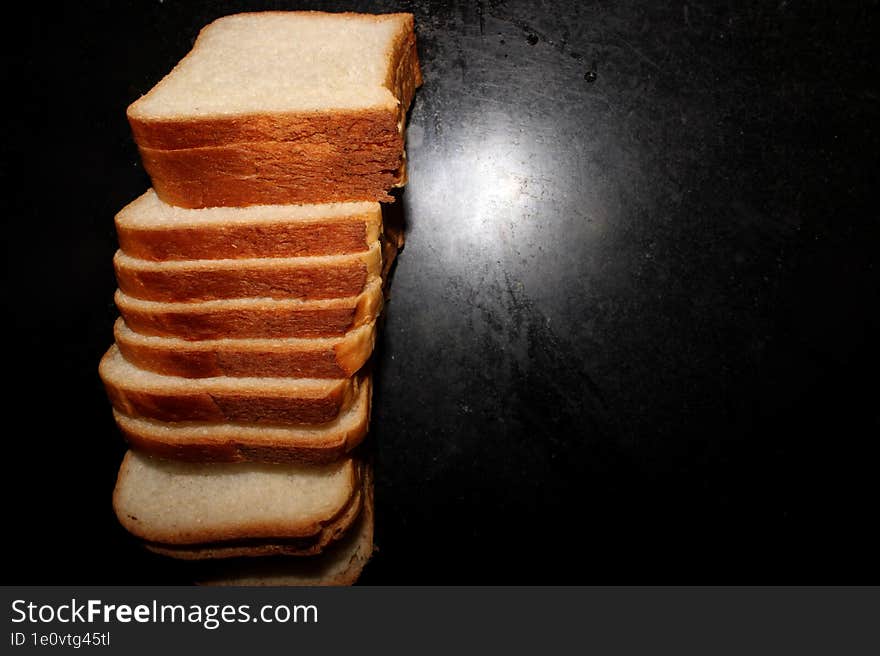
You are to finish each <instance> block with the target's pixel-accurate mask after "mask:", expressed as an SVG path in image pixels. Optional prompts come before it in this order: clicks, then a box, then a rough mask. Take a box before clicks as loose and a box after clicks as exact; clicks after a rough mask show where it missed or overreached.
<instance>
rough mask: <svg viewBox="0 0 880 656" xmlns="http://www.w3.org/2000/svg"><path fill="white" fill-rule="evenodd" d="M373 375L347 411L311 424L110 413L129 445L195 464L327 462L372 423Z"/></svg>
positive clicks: (346, 449) (356, 441) (340, 454)
mask: <svg viewBox="0 0 880 656" xmlns="http://www.w3.org/2000/svg"><path fill="white" fill-rule="evenodd" d="M371 396H372V385H371V378H370V377H369V376H366V377H365V378H364V380H363V384H362V385H361V386H360V389H359V390H358V394H357V397H356V398H355V400H354V402H353V403H352V404H351V407H350V408H348V410H344V411H343V412H342V413H340V415H339V416H338V417H336V418H335V419H334V420H332V421H330V422H327V423H325V424H319V425H315V426H271V425H261V424H254V423H217V422H163V421H156V420H154V419H145V418H143V417H134V416H131V415H126V414H124V413H122V412H119V411H118V410H114V411H113V417H114V418H115V419H116V425H117V426H118V427H119V430H120V431H121V432H122V434H123V436H125V439H126V440H127V441H128V443H129V444H131V445H132V447H134V448H136V449H137V450H139V451H143V452H148V453H152V454H155V455H158V456H161V457H164V458H171V459H175V460H189V461H193V462H245V461H248V462H276V463H319V464H320V463H326V462H333V461H335V460H339V459H340V458H342V457H344V456H345V454H347V453H348V452H349V451H351V450H352V449H353V448H355V447H356V446H357V445H358V444H360V443H361V441H362V440H363V439H364V437H365V436H366V434H367V429H368V428H369V424H370V403H371Z"/></svg>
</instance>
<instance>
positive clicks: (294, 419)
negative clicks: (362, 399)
mask: <svg viewBox="0 0 880 656" xmlns="http://www.w3.org/2000/svg"><path fill="white" fill-rule="evenodd" d="M356 380H357V379H356V378H352V379H345V380H342V381H339V384H338V385H336V386H334V387H333V388H332V389H331V390H330V391H329V392H328V393H327V394H325V395H323V396H320V397H315V398H310V397H291V396H288V395H284V394H278V393H272V392H266V393H264V394H255V393H242V394H236V393H231V392H226V391H217V392H200V391H194V392H189V393H184V392H180V391H177V390H169V391H168V392H161V391H154V390H138V389H133V388H127V387H126V386H125V381H119V382H117V381H110V380H106V379H105V380H104V387H105V389H106V390H107V396H108V397H109V398H110V403H111V404H112V406H113V407H114V408H115V409H117V410H119V412H123V413H125V414H128V415H134V416H140V417H147V418H149V419H156V420H158V421H206V422H211V421H214V422H251V423H254V424H261V425H281V426H298V425H302V424H325V423H327V422H328V421H332V420H333V419H335V418H336V417H337V416H338V415H339V413H340V412H342V411H343V410H346V409H347V408H348V406H350V405H351V402H352V400H353V397H354V396H355V394H356V387H357V384H356V382H354V381H356Z"/></svg>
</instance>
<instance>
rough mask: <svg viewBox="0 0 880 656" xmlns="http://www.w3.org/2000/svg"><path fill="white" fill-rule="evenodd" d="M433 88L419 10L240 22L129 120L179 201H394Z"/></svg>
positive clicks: (224, 21)
mask: <svg viewBox="0 0 880 656" xmlns="http://www.w3.org/2000/svg"><path fill="white" fill-rule="evenodd" d="M421 81H422V80H421V72H420V69H419V64H418V55H417V53H416V44H415V33H414V29H413V17H412V15H411V14H387V15H379V16H375V15H366V14H350V13H349V14H328V13H321V12H262V13H251V14H237V15H233V16H226V17H224V18H221V19H219V20H217V21H214V22H213V23H211V24H210V25H208V26H207V27H205V28H204V29H203V30H202V31H201V33H200V34H199V37H198V38H197V39H196V41H195V44H194V45H193V49H192V51H191V52H190V53H189V54H188V55H187V56H186V57H184V59H183V60H181V61H180V63H178V65H177V66H176V67H175V68H174V70H173V71H172V72H171V73H170V74H169V75H167V76H166V77H165V78H164V79H163V80H162V81H161V82H159V83H158V84H157V85H156V86H155V87H154V88H153V89H152V90H151V91H150V92H149V93H147V94H146V95H145V96H143V97H142V98H140V99H139V100H137V101H135V102H134V103H133V104H132V105H131V106H130V107H129V108H128V119H129V122H130V124H131V127H132V131H133V133H134V137H135V141H136V142H137V144H138V146H139V148H140V150H141V156H142V159H143V161H144V167H145V169H146V170H147V172H148V173H149V174H150V177H151V178H152V179H153V186H154V188H155V189H156V193H157V194H158V195H159V197H161V198H162V199H163V200H165V201H166V202H168V203H170V204H172V205H179V206H181V207H206V206H215V205H228V206H240V205H251V204H267V203H311V202H332V201H337V200H339V201H342V200H372V201H375V200H388V201H390V200H392V198H391V197H390V196H389V195H388V193H387V192H388V190H389V189H390V188H391V187H393V186H396V185H399V184H401V183H402V182H403V179H404V152H403V147H404V138H403V124H404V121H405V117H406V112H407V110H408V108H409V105H410V103H411V102H412V98H413V94H414V92H415V88H416V87H417V86H418V85H420V84H421Z"/></svg>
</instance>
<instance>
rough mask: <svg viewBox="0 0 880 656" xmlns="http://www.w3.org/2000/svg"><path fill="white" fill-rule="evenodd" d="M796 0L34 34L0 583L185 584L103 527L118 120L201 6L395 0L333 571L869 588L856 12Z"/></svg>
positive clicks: (873, 300) (156, 10)
mask: <svg viewBox="0 0 880 656" xmlns="http://www.w3.org/2000/svg"><path fill="white" fill-rule="evenodd" d="M803 4H804V3H786V2H782V3H776V2H772V3H769V2H768V3H720V2H719V3H712V2H700V3H697V2H684V3H682V2H675V3H667V2H623V3H598V2H592V3H591V2H587V3H580V2H559V3H551V2H544V3H540V2H526V1H509V2H503V1H500V0H498V1H487V2H458V3H448V4H447V3H434V2H418V1H417V2H400V3H391V2H378V3H366V2H361V3H357V2H353V3H343V2H328V3H301V4H298V5H296V6H295V7H294V5H293V3H291V4H290V5H285V3H242V2H235V3H217V2H215V3H208V2H202V3H175V2H166V3H154V2H153V3H147V2H143V3H98V4H96V6H95V7H93V8H92V9H90V10H86V9H81V10H78V11H74V10H73V9H72V8H70V9H68V10H66V11H67V15H65V13H64V11H60V10H59V11H58V12H53V13H51V14H48V13H47V14H44V15H42V16H35V17H34V19H33V21H32V23H31V25H30V31H29V32H28V33H27V35H26V38H29V39H30V40H31V44H32V45H31V47H30V48H26V49H24V50H23V57H24V63H23V70H24V71H25V73H26V76H27V77H28V80H27V81H26V83H25V86H24V90H25V100H24V102H25V103H26V107H25V108H24V111H23V112H22V120H23V121H24V128H23V129H21V130H18V129H16V128H15V127H13V130H14V134H13V135H12V136H13V138H12V139H11V141H10V142H9V144H8V146H7V147H8V149H9V153H10V154H11V157H10V158H9V161H10V162H12V166H10V167H9V168H10V171H9V173H10V176H7V177H8V179H10V181H11V185H12V188H11V193H8V194H7V203H8V204H9V205H10V206H9V207H7V212H6V214H7V219H6V220H7V224H8V226H9V228H8V232H9V237H10V246H9V247H8V248H9V262H10V265H9V266H10V267H11V268H10V274H9V275H8V276H7V285H8V287H9V295H10V296H11V299H10V303H9V304H8V305H7V320H6V322H7V326H10V327H11V329H12V335H13V336H14V339H15V343H16V344H20V345H21V347H20V348H18V347H15V348H13V352H12V362H13V367H14V368H13V369H11V370H10V375H11V376H14V377H15V380H16V381H17V382H18V384H17V385H16V387H17V388H18V389H17V393H16V394H15V396H14V398H13V402H12V403H10V404H9V406H8V408H7V412H11V413H18V412H25V413H26V416H27V417H28V418H29V419H31V420H33V424H32V428H30V429H28V430H25V431H24V433H25V434H23V435H20V436H18V435H10V434H9V433H8V432H7V435H6V437H5V439H6V440H7V442H8V443H10V444H12V445H13V449H12V452H11V453H10V454H9V460H10V461H9V462H8V463H7V467H8V468H9V469H10V470H12V471H13V474H12V476H10V477H9V478H8V481H7V482H11V483H13V485H14V489H15V490H17V494H18V496H16V497H15V499H16V500H15V502H13V503H11V504H10V505H11V506H12V508H11V514H12V517H11V520H10V521H11V523H12V525H13V526H14V527H15V528H14V530H12V531H11V532H9V533H7V544H9V543H10V542H11V543H12V544H13V549H14V550H17V552H18V557H17V558H11V559H8V560H7V564H12V565H13V567H12V571H10V572H8V573H7V576H6V580H7V581H9V580H10V579H11V580H12V581H15V582H21V583H25V582H28V583H37V582H44V583H48V582H55V583H119V584H123V583H150V582H157V583H158V582H180V581H185V580H186V576H187V573H186V570H185V568H183V567H181V566H179V565H177V564H175V563H168V562H167V561H164V560H162V559H159V558H154V557H151V556H149V555H147V554H144V553H143V552H141V551H140V550H139V549H138V548H136V547H135V546H134V544H133V543H132V541H131V540H130V539H129V538H128V536H127V535H126V534H125V533H124V531H122V529H120V528H119V527H118V526H117V525H116V523H115V520H114V518H113V515H112V511H111V508H110V490H111V489H112V485H113V481H114V477H115V469H116V466H117V463H118V462H119V459H120V457H121V454H122V452H123V446H122V442H121V439H120V438H119V436H118V434H117V433H116V431H115V429H114V426H113V423H112V419H111V416H110V410H109V405H108V404H107V402H106V399H105V398H104V395H103V391H102V389H101V387H100V382H99V380H98V378H97V374H96V367H97V362H98V359H99V358H100V356H101V354H102V353H103V351H104V350H105V348H106V347H107V346H108V345H109V343H110V342H111V340H112V332H111V326H112V321H113V319H114V317H115V310H114V308H113V306H112V292H113V289H114V286H115V285H114V281H113V274H112V267H111V257H112V254H113V251H114V249H115V236H114V234H113V226H112V217H113V214H114V213H115V212H116V211H117V210H118V209H119V208H121V207H122V205H124V204H125V203H126V202H128V201H129V200H131V199H132V198H134V197H135V196H137V195H138V194H139V193H141V192H142V191H143V189H144V188H145V187H146V185H147V182H146V178H145V176H144V174H143V172H142V169H141V168H140V165H139V162H138V161H137V154H136V150H135V148H134V145H133V142H132V141H131V138H130V135H129V133H128V128H127V125H126V123H125V113H124V110H125V106H126V105H127V104H128V103H129V102H130V101H132V100H133V99H134V98H136V97H137V96H138V95H139V94H141V93H143V92H145V91H146V90H148V89H149V88H150V87H151V86H152V84H154V83H155V82H156V81H157V80H158V79H159V78H160V77H161V75H163V74H164V73H166V72H167V71H168V70H169V69H170V68H171V66H172V65H173V63H174V62H176V61H177V60H178V59H179V58H180V57H181V56H182V55H183V54H185V52H186V51H187V50H188V49H189V46H190V43H191V39H192V38H193V37H194V36H195V34H196V32H197V30H198V28H199V27H201V26H202V25H203V24H205V23H207V22H209V21H210V20H211V19H213V18H215V17H217V16H219V15H222V14H224V13H232V12H234V11H236V10H239V9H246V8H252V9H256V8H263V7H273V8H279V7H282V8H299V7H308V8H356V9H357V8H360V9H369V10H373V11H381V10H383V9H388V10H392V9H397V8H399V9H401V10H410V11H413V12H415V14H416V21H417V26H418V38H419V46H420V53H421V57H422V64H423V70H424V74H425V86H424V88H422V89H421V90H420V91H419V93H418V96H417V99H416V102H415V105H414V108H413V110H412V115H411V119H410V129H409V143H408V149H409V160H410V169H409V170H410V182H409V185H408V186H407V188H406V191H405V194H404V197H403V201H402V202H403V209H404V211H405V215H406V220H407V225H408V235H407V246H406V249H405V251H404V253H403V254H402V256H401V258H400V260H399V264H398V266H397V269H396V272H395V276H394V282H393V288H392V301H391V303H390V306H389V308H388V314H387V323H386V326H385V333H384V336H383V338H382V341H381V345H380V358H379V360H380V361H379V374H378V380H377V389H376V397H375V399H376V408H375V411H374V429H373V448H374V449H375V451H374V453H375V458H376V470H377V491H376V495H377V515H378V527H377V537H376V542H377V544H378V545H379V547H380V551H379V553H378V554H377V555H376V557H375V559H374V561H373V562H372V563H371V565H370V566H369V569H368V570H367V572H366V573H365V576H364V582H368V583H374V584H382V583H392V582H393V583H539V582H540V583H611V582H613V583H634V582H647V583H659V582H665V583H682V582H688V583H720V582H727V583H757V582H765V583H780V582H795V583H807V582H809V583H827V582H850V583H856V582H867V581H873V582H876V581H877V572H876V553H877V552H876V544H875V543H874V542H873V541H872V540H873V538H872V533H871V531H870V530H869V529H870V528H871V525H872V523H874V522H876V508H877V490H876V485H875V480H876V468H877V467H876V462H877V461H876V459H875V457H874V456H875V454H876V450H877V449H876V446H875V443H876V441H877V439H878V436H880V420H878V410H877V407H878V406H877V391H878V386H877V382H876V381H877V371H876V367H877V363H878V360H877V345H876V335H877V322H876V318H875V311H876V305H877V301H878V294H877V284H876V282H877V268H876V249H877V236H878V231H877V225H878V213H877V202H876V188H877V177H878V176H877V152H878V148H880V143H878V135H877V120H876V113H877V103H878V91H877V84H876V80H877V70H876V63H875V56H876V47H875V45H874V44H873V40H874V38H875V35H876V33H877V30H876V28H877V24H876V17H877V14H878V12H877V4H876V3H869V2H864V3H843V4H845V5H847V6H846V7H845V8H843V7H842V5H841V3H826V4H827V5H828V7H827V8H824V9H823V8H820V5H819V3H809V4H811V7H810V8H805V7H804V6H803ZM38 43H39V44H41V45H40V46H37V45H36V44H38ZM59 56H60V57H61V58H60V59H58V57H59ZM50 64H51V65H50ZM59 97H60V99H61V102H59ZM18 162H21V163H23V164H22V165H18V164H17V163H18ZM20 173H21V174H23V175H22V177H21V180H19V179H18V175H17V174H20ZM45 256H48V258H49V260H48V261H46V260H45V259H44V257H45ZM46 488H48V489H50V490H53V491H54V492H55V493H56V494H58V495H59V496H58V498H57V499H56V500H55V501H54V502H53V503H51V504H49V505H46V504H45V503H44V502H40V501H38V500H37V499H36V498H34V497H32V496H30V495H29V494H30V493H29V492H28V491H30V490H38V489H46ZM10 537H11V539H10Z"/></svg>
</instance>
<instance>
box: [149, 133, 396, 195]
mask: <svg viewBox="0 0 880 656" xmlns="http://www.w3.org/2000/svg"><path fill="white" fill-rule="evenodd" d="M402 142H403V139H402V137H401V143H402ZM139 150H140V155H141V160H142V161H143V164H144V169H145V170H146V171H147V173H148V174H149V176H150V179H151V180H152V182H153V188H154V189H155V191H156V194H157V195H158V196H159V198H161V199H162V200H163V201H164V202H166V203H168V204H169V205H177V206H178V207H184V208H193V209H194V208H202V207H219V206H224V207H244V206H248V205H282V204H291V203H333V202H346V201H378V202H385V203H391V202H394V197H393V196H391V195H390V194H389V193H388V190H390V189H392V188H394V187H398V186H402V185H403V184H404V182H405V180H406V167H405V161H404V157H403V148H402V146H401V147H400V148H397V147H394V148H390V149H388V148H382V147H381V146H379V145H377V144H363V147H362V149H361V150H360V151H359V152H349V151H346V150H344V149H341V148H334V147H333V146H332V145H331V144H301V143H295V142H282V141H257V142H246V143H245V142H243V143H236V144H228V145H223V146H211V147H204V148H189V149H185V150H156V149H152V148H145V147H143V146H140V147H139Z"/></svg>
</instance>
